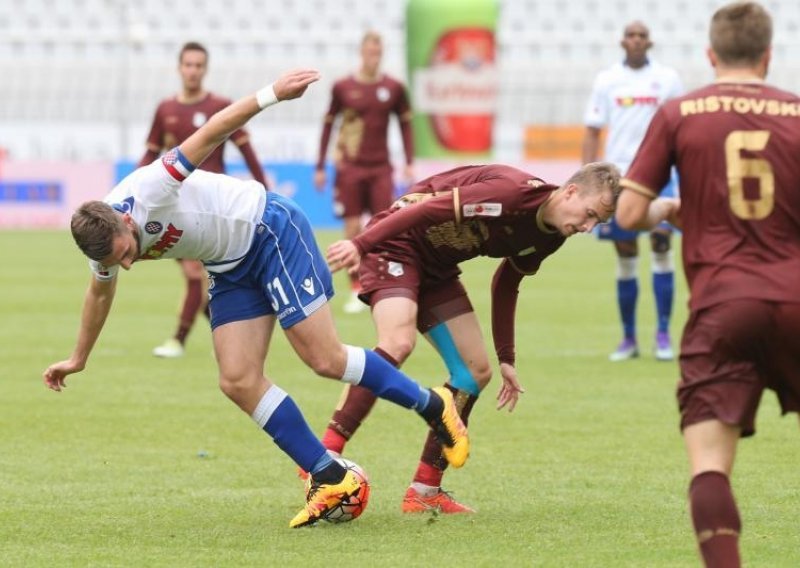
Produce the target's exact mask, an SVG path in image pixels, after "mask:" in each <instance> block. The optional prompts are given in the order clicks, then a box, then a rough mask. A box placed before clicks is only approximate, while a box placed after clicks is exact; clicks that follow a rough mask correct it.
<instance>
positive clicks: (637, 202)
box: [618, 2, 800, 567]
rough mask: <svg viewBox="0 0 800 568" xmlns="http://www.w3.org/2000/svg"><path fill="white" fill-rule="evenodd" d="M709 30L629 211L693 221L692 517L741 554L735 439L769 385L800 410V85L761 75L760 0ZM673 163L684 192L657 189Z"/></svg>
mask: <svg viewBox="0 0 800 568" xmlns="http://www.w3.org/2000/svg"><path fill="white" fill-rule="evenodd" d="M710 38H711V48H710V50H709V51H708V56H709V59H710V61H711V64H712V65H713V66H714V69H715V74H716V82H715V83H714V84H712V85H709V86H707V87H704V88H701V89H699V90H697V91H694V92H692V93H689V94H688V95H686V96H684V97H682V98H679V99H676V100H674V101H670V102H667V103H666V104H665V105H664V106H663V107H662V108H661V110H659V111H658V113H657V114H656V115H655V117H654V119H653V121H652V123H651V125H650V129H649V131H648V133H647V135H646V136H645V139H644V141H643V143H642V145H641V147H640V149H639V153H638V154H637V156H636V159H635V160H634V162H633V165H632V166H631V168H630V170H629V171H628V174H627V177H626V179H625V180H623V182H622V183H623V185H624V187H625V189H626V191H624V192H623V195H622V197H621V198H620V207H619V212H618V220H619V221H620V224H622V225H627V226H628V227H633V226H638V227H641V228H644V227H646V226H648V225H652V224H653V223H656V222H658V221H660V220H662V219H664V218H667V217H672V218H676V217H679V221H680V222H681V224H682V227H683V262H684V268H685V271H686V278H687V280H688V283H689V288H690V293H691V300H690V303H689V307H690V316H689V320H688V321H687V323H686V326H685V328H684V332H683V339H682V342H681V354H680V369H681V380H680V383H679V385H678V404H679V408H680V411H681V429H682V431H683V438H684V441H685V445H686V448H687V451H688V455H689V461H690V465H691V472H692V481H691V485H690V490H689V496H690V503H691V512H692V520H693V523H694V527H695V531H696V534H697V540H698V543H699V546H700V550H701V554H702V556H703V559H704V561H705V563H706V564H707V565H708V566H725V567H736V566H739V565H740V559H739V550H738V537H739V531H740V528H741V521H740V518H739V513H738V510H737V507H736V502H735V500H734V496H733V493H732V490H731V486H730V482H729V477H730V474H731V471H732V469H733V461H734V455H735V450H736V446H737V444H738V440H739V438H740V437H744V436H750V435H752V434H753V433H754V432H755V415H756V411H757V409H758V406H759V401H760V400H761V396H762V393H763V391H764V389H772V390H773V391H775V393H776V394H777V395H778V400H779V402H780V405H781V409H782V410H783V411H784V412H790V411H792V412H797V411H799V410H800V293H799V292H798V290H799V289H798V283H800V159H798V156H800V98H798V97H797V96H796V95H794V94H791V93H788V92H786V91H781V90H779V89H776V88H774V87H771V86H769V85H767V84H765V83H764V78H765V77H766V73H767V68H768V65H769V60H770V43H771V38H772V24H771V19H770V16H769V14H768V13H767V12H766V11H765V10H764V8H762V7H761V6H760V5H758V4H757V3H754V2H742V3H736V4H729V5H727V6H725V7H723V8H720V9H719V10H718V11H717V12H716V13H715V14H714V17H713V18H712V20H711V32H710ZM673 163H674V164H675V165H676V166H677V169H678V173H679V175H680V180H681V197H680V200H679V201H678V200H667V199H663V198H656V192H655V191H654V190H655V188H660V187H662V186H663V185H664V182H665V181H666V180H667V178H668V177H669V168H670V166H671V165H672V164H673ZM651 200H652V201H651ZM676 220H677V219H676Z"/></svg>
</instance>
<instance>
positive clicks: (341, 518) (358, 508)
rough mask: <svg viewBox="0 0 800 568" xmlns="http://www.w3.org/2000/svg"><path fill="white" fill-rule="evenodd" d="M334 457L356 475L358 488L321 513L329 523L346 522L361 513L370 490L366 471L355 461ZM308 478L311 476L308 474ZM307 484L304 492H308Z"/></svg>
mask: <svg viewBox="0 0 800 568" xmlns="http://www.w3.org/2000/svg"><path fill="white" fill-rule="evenodd" d="M334 459H335V460H336V461H337V462H339V463H340V464H342V466H343V467H344V468H345V469H348V470H350V471H352V472H353V473H354V474H355V475H356V477H357V478H358V481H359V489H358V491H357V492H356V494H355V495H351V496H350V497H349V498H348V499H347V500H345V501H343V502H341V503H340V504H338V505H337V506H335V507H334V508H333V509H331V510H330V511H328V512H326V513H325V514H324V515H322V518H323V519H324V520H326V521H328V522H329V523H346V522H348V521H352V520H353V519H355V518H356V517H359V516H361V513H363V512H364V509H366V508H367V503H368V502H369V490H370V489H369V479H368V478H367V474H366V472H365V471H364V470H363V469H362V467H361V466H360V465H358V464H357V463H356V462H354V461H351V460H348V459H345V458H340V457H337V458H334ZM310 479H311V477H310V476H309V480H310ZM309 486H310V483H308V482H307V485H306V492H308V487H309Z"/></svg>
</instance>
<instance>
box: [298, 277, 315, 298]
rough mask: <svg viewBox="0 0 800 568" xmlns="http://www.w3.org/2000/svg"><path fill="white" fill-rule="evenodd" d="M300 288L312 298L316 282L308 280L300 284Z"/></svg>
mask: <svg viewBox="0 0 800 568" xmlns="http://www.w3.org/2000/svg"><path fill="white" fill-rule="evenodd" d="M300 287H301V288H302V289H303V290H305V291H306V292H308V293H309V294H310V295H311V296H313V295H314V281H313V280H312V279H311V278H306V279H305V280H303V283H302V284H300Z"/></svg>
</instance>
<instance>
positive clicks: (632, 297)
mask: <svg viewBox="0 0 800 568" xmlns="http://www.w3.org/2000/svg"><path fill="white" fill-rule="evenodd" d="M638 296H639V283H638V282H637V281H636V278H631V279H626V280H619V279H618V280H617V303H618V305H619V316H620V318H621V319H622V331H623V333H624V334H625V338H626V339H635V338H636V299H637V298H638Z"/></svg>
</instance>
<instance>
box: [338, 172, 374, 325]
mask: <svg viewBox="0 0 800 568" xmlns="http://www.w3.org/2000/svg"><path fill="white" fill-rule="evenodd" d="M364 181H365V180H364V172H363V171H362V169H361V168H357V167H355V166H345V167H341V168H340V169H339V170H337V176H336V196H337V198H336V201H337V207H338V208H339V211H340V215H341V217H342V221H343V223H344V238H345V239H348V240H352V239H353V238H355V237H356V236H357V235H358V234H359V233H360V232H361V228H362V227H361V223H362V221H361V217H362V215H363V214H364V212H365V211H366V210H367V201H366V195H367V192H368V187H366V184H365V183H364ZM348 277H349V279H350V295H349V297H348V298H347V301H346V302H345V304H344V306H342V309H343V310H344V312H345V313H346V314H357V313H360V312H363V311H364V310H366V309H367V305H366V304H364V303H363V302H362V301H361V300H359V298H358V294H359V293H360V292H361V286H360V285H359V283H358V275H357V274H355V273H353V274H348Z"/></svg>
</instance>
